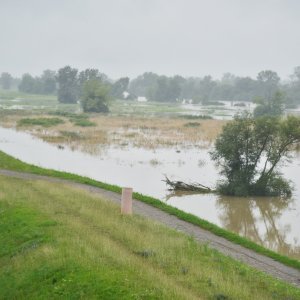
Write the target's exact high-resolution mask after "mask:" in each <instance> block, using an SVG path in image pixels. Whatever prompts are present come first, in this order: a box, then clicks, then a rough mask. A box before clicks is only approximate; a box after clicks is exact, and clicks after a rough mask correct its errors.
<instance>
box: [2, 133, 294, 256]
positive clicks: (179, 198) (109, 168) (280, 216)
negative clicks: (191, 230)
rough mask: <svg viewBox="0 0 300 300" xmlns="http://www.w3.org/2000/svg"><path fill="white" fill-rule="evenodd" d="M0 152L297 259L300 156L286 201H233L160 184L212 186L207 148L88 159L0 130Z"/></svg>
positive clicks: (213, 171) (114, 151)
mask: <svg viewBox="0 0 300 300" xmlns="http://www.w3.org/2000/svg"><path fill="white" fill-rule="evenodd" d="M0 150H2V151H4V152H6V153H8V154H10V155H12V156H14V157H16V158H19V159H21V160H23V161H25V162H27V163H31V164H35V165H38V166H41V167H44V168H51V169H56V170H61V171H66V172H71V173H76V174H79V175H83V176H88V177H91V178H94V179H96V180H100V181H103V182H107V183H110V184H116V185H119V186H131V187H133V189H134V190H135V191H138V192H141V193H143V194H146V195H151V196H154V197H156V198H159V199H161V200H162V201H166V202H167V203H168V204H170V205H172V206H175V207H177V208H179V209H181V210H184V211H186V212H189V213H192V214H194V215H197V216H199V217H201V218H203V219H206V220H208V221H210V222H212V223H215V224H217V225H219V226H221V227H223V228H225V229H228V230H231V231H234V232H236V233H238V234H239V235H241V236H245V237H247V238H248V239H251V240H253V241H254V242H256V243H258V244H261V245H263V246H265V247H267V248H269V249H272V250H274V251H276V252H279V253H282V254H285V255H287V256H290V257H294V258H297V259H300V230H299V229H300V181H299V176H300V156H299V155H298V156H297V155H295V157H294V158H293V161H292V163H291V164H287V165H286V166H283V167H282V172H283V174H284V176H285V177H286V178H287V179H290V180H292V181H293V183H294V186H295V190H294V193H293V196H292V197H291V198H290V199H282V198H278V197H273V198H270V197H265V198H259V197H253V198H237V197H223V196H218V195H213V194H209V195H199V194H191V193H189V194H186V193H181V194H178V193H177V194H173V193H170V192H169V191H168V190H167V187H166V185H165V183H164V182H163V181H162V180H163V179H164V174H166V175H167V176H168V177H170V178H171V179H176V180H183V181H187V182H197V181H198V182H200V183H202V184H204V185H208V186H210V187H213V186H214V184H215V183H216V181H217V179H218V178H219V175H218V170H217V168H216V167H215V166H214V164H213V163H212V162H211V160H210V158H209V154H208V149H203V148H200V147H199V148H195V147H191V148H184V149H181V148H176V147H174V148H168V149H166V148H159V149H156V150H147V149H143V148H134V147H131V146H125V147H123V148H120V147H113V146H109V147H104V146H99V147H98V148H96V149H94V151H93V153H94V154H87V153H84V152H81V151H75V150H73V151H72V149H70V148H68V147H64V149H59V148H58V147H57V146H54V145H50V144H48V143H46V142H43V141H41V140H39V139H37V138H35V137H33V136H31V135H30V134H27V133H24V132H18V131H15V130H14V129H5V128H0Z"/></svg>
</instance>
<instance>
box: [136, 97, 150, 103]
mask: <svg viewBox="0 0 300 300" xmlns="http://www.w3.org/2000/svg"><path fill="white" fill-rule="evenodd" d="M137 101H138V102H147V101H148V100H147V98H146V97H141V96H139V97H137Z"/></svg>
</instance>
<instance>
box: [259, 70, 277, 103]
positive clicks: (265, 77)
mask: <svg viewBox="0 0 300 300" xmlns="http://www.w3.org/2000/svg"><path fill="white" fill-rule="evenodd" d="M257 81H258V83H259V88H260V96H261V97H263V98H265V99H269V98H271V97H272V96H273V94H274V93H275V92H276V90H278V84H279V81H280V77H279V76H278V74H277V73H276V72H274V71H271V70H265V71H261V72H259V73H258V75H257Z"/></svg>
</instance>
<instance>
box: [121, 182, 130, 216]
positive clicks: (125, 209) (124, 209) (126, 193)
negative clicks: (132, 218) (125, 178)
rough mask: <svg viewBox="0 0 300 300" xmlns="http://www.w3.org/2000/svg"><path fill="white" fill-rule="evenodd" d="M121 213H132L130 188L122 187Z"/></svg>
mask: <svg viewBox="0 0 300 300" xmlns="http://www.w3.org/2000/svg"><path fill="white" fill-rule="evenodd" d="M121 214H123V215H131V214H132V188H128V187H126V188H122V198H121Z"/></svg>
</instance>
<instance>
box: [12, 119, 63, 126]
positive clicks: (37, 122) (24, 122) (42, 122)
mask: <svg viewBox="0 0 300 300" xmlns="http://www.w3.org/2000/svg"><path fill="white" fill-rule="evenodd" d="M63 123H65V122H64V120H62V119H60V118H23V119H20V120H19V121H18V126H42V127H51V126H56V125H59V124H63Z"/></svg>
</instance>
